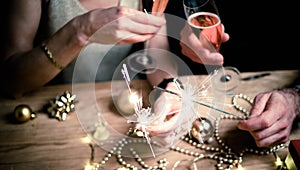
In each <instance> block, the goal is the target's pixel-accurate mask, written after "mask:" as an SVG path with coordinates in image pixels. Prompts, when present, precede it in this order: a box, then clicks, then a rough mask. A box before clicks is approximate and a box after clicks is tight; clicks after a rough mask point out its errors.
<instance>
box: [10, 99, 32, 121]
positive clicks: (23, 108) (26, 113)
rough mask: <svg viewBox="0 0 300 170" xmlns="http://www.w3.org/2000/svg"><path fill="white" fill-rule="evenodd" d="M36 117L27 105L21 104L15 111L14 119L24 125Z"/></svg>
mask: <svg viewBox="0 0 300 170" xmlns="http://www.w3.org/2000/svg"><path fill="white" fill-rule="evenodd" d="M34 117H35V113H34V112H32V109H31V108H30V107H29V106H28V105H26V104H20V105H18V106H16V108H15V110H14V118H15V120H16V121H18V122H20V123H23V122H27V121H28V120H30V119H32V118H34Z"/></svg>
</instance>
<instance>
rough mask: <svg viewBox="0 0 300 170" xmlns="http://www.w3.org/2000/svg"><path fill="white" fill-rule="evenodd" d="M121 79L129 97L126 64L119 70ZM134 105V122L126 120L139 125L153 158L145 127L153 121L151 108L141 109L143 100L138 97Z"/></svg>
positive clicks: (128, 79) (128, 78)
mask: <svg viewBox="0 0 300 170" xmlns="http://www.w3.org/2000/svg"><path fill="white" fill-rule="evenodd" d="M121 72H122V74H123V77H124V79H125V82H126V85H127V88H128V89H129V93H130V95H132V94H133V92H132V90H131V88H130V81H131V80H130V77H129V73H128V69H127V66H126V64H123V69H122V70H121ZM133 102H134V103H133V104H134V112H135V116H136V118H137V119H136V121H133V120H128V123H131V122H135V123H138V124H140V125H141V130H142V132H143V135H144V137H145V138H146V141H147V143H148V145H149V147H150V150H151V152H152V155H153V157H155V154H154V151H153V148H152V145H151V142H150V140H151V139H150V137H149V135H148V133H147V130H146V125H149V124H150V123H151V122H152V121H154V119H155V114H153V113H152V110H151V107H147V108H143V99H142V97H139V98H138V99H135V100H133Z"/></svg>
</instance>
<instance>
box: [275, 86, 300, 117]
mask: <svg viewBox="0 0 300 170" xmlns="http://www.w3.org/2000/svg"><path fill="white" fill-rule="evenodd" d="M299 88H300V86H298V87H291V88H285V89H281V90H280V91H282V92H283V93H284V94H285V96H286V98H287V99H288V100H290V101H291V102H290V104H291V106H292V107H294V113H295V116H296V117H295V119H300V89H299Z"/></svg>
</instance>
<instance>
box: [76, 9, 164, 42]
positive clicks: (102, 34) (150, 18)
mask: <svg viewBox="0 0 300 170" xmlns="http://www.w3.org/2000/svg"><path fill="white" fill-rule="evenodd" d="M79 20H80V22H79V23H78V24H80V27H79V28H81V29H84V33H85V34H86V35H87V36H88V37H89V42H97V43H102V44H132V43H137V42H143V41H145V40H147V39H149V38H151V37H153V36H154V35H155V34H156V33H157V32H158V31H159V30H160V29H161V27H162V26H163V25H165V23H166V21H165V19H164V17H162V16H155V15H151V14H146V13H144V12H141V11H138V10H135V9H132V8H128V7H123V6H121V7H119V8H117V7H112V8H108V9H96V10H93V11H90V12H89V13H86V14H85V15H83V16H81V17H80V18H79Z"/></svg>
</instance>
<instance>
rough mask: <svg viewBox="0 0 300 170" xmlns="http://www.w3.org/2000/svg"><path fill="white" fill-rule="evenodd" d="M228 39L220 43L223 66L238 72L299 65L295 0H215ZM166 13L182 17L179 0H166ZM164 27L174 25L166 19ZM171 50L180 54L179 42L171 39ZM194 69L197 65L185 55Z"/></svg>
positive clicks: (297, 17) (296, 67) (299, 47)
mask: <svg viewBox="0 0 300 170" xmlns="http://www.w3.org/2000/svg"><path fill="white" fill-rule="evenodd" d="M215 2H216V4H217V6H218V9H219V14H220V17H221V20H222V23H223V24H224V26H225V31H226V32H227V33H228V34H229V35H230V40H229V41H228V42H226V43H223V44H222V45H221V49H220V52H221V54H222V55H223V56H224V65H223V66H234V67H237V68H238V69H239V70H240V71H241V72H245V71H265V70H284V69H300V64H299V62H298V61H297V60H299V49H300V46H299V45H300V43H299V39H300V36H299V32H300V26H299V21H300V19H299V16H300V14H299V13H300V12H299V11H300V10H299V9H298V8H297V5H296V1H292V0H286V1H250V0H242V1H237V0H215ZM166 13H169V14H174V15H178V16H181V17H183V18H184V13H183V8H182V0H169V3H168V8H167V9H166ZM168 27H172V30H173V29H174V25H173V26H172V23H171V22H170V23H169V25H168ZM176 27H178V30H179V29H180V27H179V26H176ZM171 47H172V51H173V52H174V53H176V54H177V55H179V56H180V46H178V42H176V40H172V41H171ZM182 58H183V59H184V58H185V59H184V60H185V61H186V62H187V63H188V64H189V65H191V69H192V70H193V71H194V73H201V72H202V71H203V70H201V67H199V65H198V64H195V63H192V62H191V61H190V60H189V59H186V57H183V56H182Z"/></svg>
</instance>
